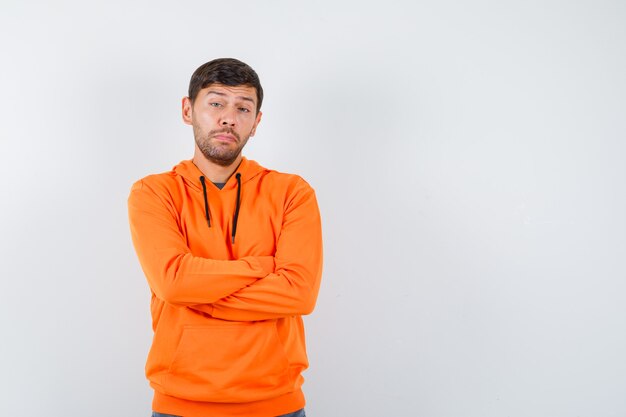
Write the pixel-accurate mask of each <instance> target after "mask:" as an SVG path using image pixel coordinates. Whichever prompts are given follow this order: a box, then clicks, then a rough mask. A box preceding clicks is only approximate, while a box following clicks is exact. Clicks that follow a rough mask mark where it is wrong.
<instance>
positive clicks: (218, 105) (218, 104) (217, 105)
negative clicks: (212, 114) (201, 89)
mask: <svg viewBox="0 0 626 417" xmlns="http://www.w3.org/2000/svg"><path fill="white" fill-rule="evenodd" d="M209 106H211V107H220V106H221V104H220V103H209Z"/></svg>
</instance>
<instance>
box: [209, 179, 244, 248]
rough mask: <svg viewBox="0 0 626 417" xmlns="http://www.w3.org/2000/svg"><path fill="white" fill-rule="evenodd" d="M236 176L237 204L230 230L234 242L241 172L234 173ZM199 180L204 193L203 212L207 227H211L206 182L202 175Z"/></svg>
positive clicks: (239, 204)
mask: <svg viewBox="0 0 626 417" xmlns="http://www.w3.org/2000/svg"><path fill="white" fill-rule="evenodd" d="M235 177H236V178H237V205H236V206H235V215H234V216H233V231H232V236H231V237H232V242H233V244H234V243H235V234H236V233H237V220H239V208H240V207H241V174H240V173H239V172H238V173H237V175H235ZM200 182H201V183H202V193H203V194H204V214H205V216H206V221H207V224H208V225H209V227H211V216H210V215H209V197H208V196H207V192H206V183H205V180H204V176H201V177H200Z"/></svg>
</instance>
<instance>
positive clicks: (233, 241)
mask: <svg viewBox="0 0 626 417" xmlns="http://www.w3.org/2000/svg"><path fill="white" fill-rule="evenodd" d="M232 243H233V245H234V244H235V236H233V240H232Z"/></svg>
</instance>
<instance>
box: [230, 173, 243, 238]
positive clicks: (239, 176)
mask: <svg viewBox="0 0 626 417" xmlns="http://www.w3.org/2000/svg"><path fill="white" fill-rule="evenodd" d="M235 177H236V178H237V205H236V206H235V216H234V218H233V233H232V235H233V244H234V243H235V233H237V220H238V219H239V207H240V203H241V174H240V173H237V175H236V176H235Z"/></svg>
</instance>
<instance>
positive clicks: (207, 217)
mask: <svg viewBox="0 0 626 417" xmlns="http://www.w3.org/2000/svg"><path fill="white" fill-rule="evenodd" d="M200 182H201V183H202V192H203V193H204V214H205V216H206V221H207V223H208V225H209V227H211V216H209V198H208V197H207V195H206V184H205V183H204V176H201V177H200Z"/></svg>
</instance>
